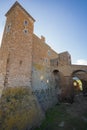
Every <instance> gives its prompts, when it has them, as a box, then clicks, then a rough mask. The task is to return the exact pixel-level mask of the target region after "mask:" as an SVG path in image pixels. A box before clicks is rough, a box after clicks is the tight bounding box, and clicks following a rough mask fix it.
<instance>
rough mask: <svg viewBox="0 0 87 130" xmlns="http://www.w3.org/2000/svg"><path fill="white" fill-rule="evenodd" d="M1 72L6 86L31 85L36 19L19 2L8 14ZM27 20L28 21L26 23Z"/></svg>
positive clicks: (2, 47) (2, 46)
mask: <svg viewBox="0 0 87 130" xmlns="http://www.w3.org/2000/svg"><path fill="white" fill-rule="evenodd" d="M6 17H7V19H6V25H5V30H4V34H3V39H2V45H1V50H2V58H3V64H2V66H3V67H2V68H1V71H2V72H1V73H2V74H3V77H4V78H5V81H4V85H5V86H13V87H14V86H22V85H23V86H31V73H32V72H31V70H32V35H33V24H34V21H33V20H32V19H31V17H29V16H28V15H27V14H26V13H25V12H24V10H23V9H21V8H20V6H19V5H18V4H17V5H16V6H15V5H14V6H13V7H12V8H11V9H10V11H8V13H7V14H6ZM25 22H26V23H25Z"/></svg>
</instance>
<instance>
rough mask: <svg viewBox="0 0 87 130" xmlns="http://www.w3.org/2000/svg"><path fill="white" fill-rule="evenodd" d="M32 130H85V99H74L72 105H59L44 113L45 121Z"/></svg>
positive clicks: (86, 105) (86, 109)
mask: <svg viewBox="0 0 87 130" xmlns="http://www.w3.org/2000/svg"><path fill="white" fill-rule="evenodd" d="M33 130H87V97H83V95H79V96H76V97H75V102H74V103H73V104H68V103H61V104H58V105H56V106H55V107H54V108H52V109H49V110H48V111H47V113H46V119H45V120H44V122H43V123H42V125H41V126H40V127H39V128H36V129H33Z"/></svg>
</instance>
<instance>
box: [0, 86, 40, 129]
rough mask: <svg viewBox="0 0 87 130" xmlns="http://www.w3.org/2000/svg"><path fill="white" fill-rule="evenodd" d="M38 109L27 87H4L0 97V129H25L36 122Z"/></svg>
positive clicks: (38, 114)
mask: <svg viewBox="0 0 87 130" xmlns="http://www.w3.org/2000/svg"><path fill="white" fill-rule="evenodd" d="M40 112H41V111H40V109H39V108H38V104H37V102H36V99H35V97H34V96H33V95H32V91H31V90H30V89H29V88H27V87H15V88H11V87H9V88H6V89H4V90H3V94H2V97H1V99H0V130H25V129H26V128H31V126H33V125H34V124H35V123H36V124H37V123H38V119H37V116H38V118H39V120H40Z"/></svg>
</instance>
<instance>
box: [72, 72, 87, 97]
mask: <svg viewBox="0 0 87 130" xmlns="http://www.w3.org/2000/svg"><path fill="white" fill-rule="evenodd" d="M72 80H73V87H74V90H75V92H77V93H79V92H82V93H83V94H86V95H87V71H85V70H76V71H74V72H73V73H72Z"/></svg>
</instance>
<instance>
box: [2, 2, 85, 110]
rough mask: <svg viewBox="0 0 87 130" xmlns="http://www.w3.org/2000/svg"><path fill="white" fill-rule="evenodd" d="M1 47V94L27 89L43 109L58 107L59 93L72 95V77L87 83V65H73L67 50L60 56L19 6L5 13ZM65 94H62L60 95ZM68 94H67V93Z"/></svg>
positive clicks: (16, 3)
mask: <svg viewBox="0 0 87 130" xmlns="http://www.w3.org/2000/svg"><path fill="white" fill-rule="evenodd" d="M5 16H6V24H5V29H4V33H3V38H2V44H1V48H0V87H1V88H0V94H1V93H2V90H3V89H4V88H7V87H21V86H23V87H28V88H31V89H32V91H33V93H34V94H35V96H36V97H37V99H38V102H39V104H40V106H41V108H42V109H43V110H47V108H49V107H51V106H52V105H53V104H56V103H57V101H58V94H60V93H62V92H64V91H67V93H68V94H69V90H70V88H69V87H70V85H71V83H72V77H73V76H78V77H79V78H80V79H81V81H82V83H83V86H85V84H86V83H87V66H84V65H72V64H71V55H70V54H69V53H68V52H67V51H66V52H63V53H60V54H58V53H57V52H55V50H53V49H52V48H51V47H50V46H49V45H48V44H47V43H46V41H45V37H44V36H41V38H39V37H38V36H37V35H36V34H34V33H33V32H34V22H35V19H34V18H33V17H32V16H31V15H30V14H29V13H28V12H27V11H26V10H25V9H24V8H23V7H22V6H21V5H20V4H19V3H18V2H15V3H14V5H13V6H12V7H11V8H10V9H9V10H8V12H7V13H6V15H5ZM61 91H62V92H61ZM65 93H66V92H65Z"/></svg>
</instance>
